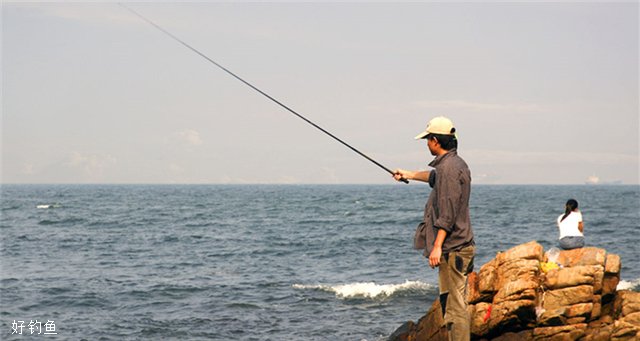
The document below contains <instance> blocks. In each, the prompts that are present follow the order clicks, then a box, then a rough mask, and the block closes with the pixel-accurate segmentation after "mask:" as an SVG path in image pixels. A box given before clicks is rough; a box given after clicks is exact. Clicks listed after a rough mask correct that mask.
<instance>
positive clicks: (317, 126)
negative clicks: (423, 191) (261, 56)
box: [118, 3, 409, 184]
mask: <svg viewBox="0 0 640 341" xmlns="http://www.w3.org/2000/svg"><path fill="white" fill-rule="evenodd" d="M118 5H120V6H122V7H123V8H125V9H126V10H128V11H129V12H131V13H133V14H134V15H136V16H137V17H139V18H140V19H142V20H144V21H146V22H147V23H149V24H150V25H151V26H153V27H155V28H157V29H158V30H160V31H161V32H162V33H164V34H166V35H168V36H169V37H171V38H172V39H173V40H175V41H177V42H178V43H180V44H182V45H183V46H184V47H186V48H188V49H189V50H191V51H193V52H195V53H196V54H198V55H199V56H200V57H202V58H204V59H206V60H207V61H209V62H210V63H211V64H213V65H215V66H217V67H218V68H220V69H221V70H222V71H224V72H226V73H228V74H229V75H231V76H233V77H234V78H235V79H237V80H239V81H241V82H242V83H244V84H245V85H247V86H248V87H250V88H251V89H253V90H255V91H257V92H258V93H260V94H261V95H263V96H265V97H266V98H268V99H270V100H272V101H273V102H275V103H276V104H278V105H279V106H281V107H283V108H284V109H286V110H287V111H289V112H290V113H292V114H294V115H296V116H297V117H298V118H300V119H302V120H303V121H305V122H307V123H308V124H310V125H312V126H313V127H315V128H316V129H318V130H320V131H321V132H323V133H325V134H327V135H329V136H330V137H332V138H333V139H334V140H336V141H338V142H340V143H342V144H343V145H344V146H346V147H347V148H349V149H351V150H352V151H354V152H356V153H357V154H358V155H360V156H362V157H364V158H365V159H367V160H369V161H371V162H372V163H373V164H375V165H376V166H378V167H380V168H382V169H384V170H385V171H386V172H388V173H389V174H391V175H395V173H394V172H393V171H391V170H390V169H389V168H387V167H385V166H384V165H382V164H381V163H379V162H378V161H376V160H374V159H372V158H370V157H369V156H367V155H366V154H364V153H363V152H361V151H359V150H358V149H356V148H354V147H352V146H351V145H349V144H348V143H346V142H344V141H343V140H341V139H340V138H338V137H337V136H335V135H333V134H332V133H330V132H328V131H327V130H325V129H323V128H322V127H320V126H319V125H317V124H315V123H313V122H312V121H310V120H309V119H307V118H306V117H304V116H302V115H300V114H299V113H297V112H296V111H295V110H293V109H291V108H289V107H288V106H286V105H284V104H283V103H282V102H280V101H278V100H277V99H275V98H273V97H271V96H270V95H269V94H267V93H266V92H264V91H262V90H260V89H258V88H257V87H255V86H254V85H253V84H251V83H249V82H247V81H246V80H244V79H242V78H240V76H238V75H236V74H235V73H233V72H231V71H230V70H229V69H227V68H226V67H224V66H222V65H220V64H218V63H217V62H216V61H214V60H213V59H211V58H209V57H208V56H207V55H205V54H204V53H202V52H200V51H198V50H197V49H196V48H194V47H193V46H191V45H189V44H187V43H186V42H184V41H183V40H182V39H180V38H178V37H176V36H175V35H173V34H172V33H171V32H169V31H167V30H165V29H164V28H162V27H161V26H160V25H158V24H156V23H155V22H153V21H151V20H150V19H147V18H146V17H145V16H143V15H142V14H140V13H138V12H136V11H134V10H133V9H132V8H129V7H127V6H126V5H125V4H123V3H118ZM400 181H402V182H404V183H407V184H408V183H409V181H408V180H407V179H400Z"/></svg>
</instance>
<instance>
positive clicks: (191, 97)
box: [2, 2, 640, 184]
mask: <svg viewBox="0 0 640 341" xmlns="http://www.w3.org/2000/svg"><path fill="white" fill-rule="evenodd" d="M129 6H130V7H132V8H134V9H135V10H137V11H139V12H140V13H142V14H143V15H145V16H147V17H148V18H150V19H152V20H154V21H156V22H157V23H158V24H160V25H161V26H163V27H164V28H165V29H167V30H169V31H171V32H172V33H173V34H175V35H177V36H178V37H180V38H182V39H183V40H185V41H186V42H188V43H189V44H191V45H193V46H194V47H196V48H198V49H200V50H201V51H202V52H204V53H205V54H207V55H208V56H209V57H211V58H212V59H214V60H216V61H218V62H219V63H221V64H222V65H225V66H226V67H228V68H229V69H231V70H232V71H234V72H236V73H237V74H238V75H240V76H241V77H244V78H246V79H247V80H248V81H250V82H252V83H253V84H255V85H256V86H258V87H259V88H261V89H263V90H264V91H266V92H267V93H269V94H271V95H272V96H274V97H275V98H277V99H279V100H281V101H282V102H284V103H285V104H287V105H289V106H290V107H292V108H293V109H294V110H297V111H298V112H300V113H301V114H303V115H305V116H307V117H308V118H309V119H311V120H313V121H315V122H316V123H318V124H319V125H321V126H323V127H324V128H326V129H327V130H329V131H331V132H333V133H334V134H336V135H337V136H339V137H341V138H343V139H344V140H346V141H347V142H349V143H351V144H353V145H354V146H355V147H356V148H358V149H360V150H362V151H363V152H365V153H367V154H368V155H370V156H371V157H373V158H375V159H376V160H378V161H379V162H381V163H383V164H384V165H386V166H387V167H389V168H391V169H394V168H406V169H426V167H427V164H428V162H429V161H430V160H431V159H432V156H431V155H430V154H429V152H428V150H427V147H426V144H425V143H424V142H423V141H416V140H414V139H413V137H414V136H415V135H416V134H417V133H419V132H420V131H422V130H424V128H425V126H426V123H427V122H428V120H429V119H430V118H432V117H434V116H437V115H446V116H449V117H450V118H452V119H453V121H454V123H455V124H456V126H457V129H458V132H459V138H460V145H459V153H460V155H461V156H462V157H463V158H464V159H466V161H467V162H468V164H469V166H470V168H471V171H472V177H473V181H474V183H476V184H492V183H500V184H513V183H515V184H530V183H531V184H578V183H584V181H585V180H586V179H587V178H588V177H589V176H592V175H595V176H598V177H599V178H600V180H601V181H602V182H613V181H621V182H622V183H632V184H638V183H639V130H640V123H639V113H638V97H639V96H638V78H639V71H638V3H637V2H629V3H618V4H611V3H452V4H451V3H450V4H446V3H403V4H395V3H299V4H296V3H153V2H150V3H131V4H130V5H129ZM2 91H3V93H2V182H3V183H392V179H391V177H390V175H388V174H387V173H385V172H384V171H382V170H381V169H379V168H377V167H376V166H375V165H373V164H371V163H369V162H368V161H366V160H365V159H363V158H361V157H360V156H358V155H356V154H354V153H353V152H352V151H350V150H348V149H347V148H345V147H344V146H342V145H340V144H338V143H336V142H335V141H333V140H331V139H330V138H329V137H327V136H325V135H323V134H322V133H321V132H319V131H317V130H315V129H314V128H312V127H311V126H308V125H307V124H306V123H304V122H302V121H301V120H300V119H298V118H296V117H294V116H293V115H291V114H290V113H288V112H286V111H284V110H283V109H282V108H280V107H278V106H277V105H276V104H274V103H273V102H271V101H269V100H268V99H266V98H264V97H262V96H261V95H259V94H257V93H256V92H254V91H253V90H251V89H250V88H248V87H247V86H245V85H243V84H242V83H240V82H238V81H237V80H235V79H233V78H232V77H230V76H229V75H227V74H225V73H224V72H222V71H220V70H218V69H216V68H215V67H213V66H212V65H211V64H209V63H208V62H207V61H205V60H204V59H202V58H201V57H199V56H198V55H196V54H194V53H193V52H191V51H189V50H187V49H186V48H184V47H183V46H181V45H179V44H178V43H176V42H175V41H173V40H171V39H170V38H168V37H167V36H165V35H164V34H162V33H161V32H159V31H158V30H156V29H155V28H153V27H152V26H150V25H149V24H147V23H145V22H143V21H141V20H140V19H139V18H137V17H135V16H133V15H132V14H131V13H130V12H128V11H126V10H125V9H123V8H122V7H120V6H118V5H117V4H114V3H30V4H22V3H17V2H16V3H11V2H3V3H2Z"/></svg>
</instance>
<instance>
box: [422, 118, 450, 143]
mask: <svg viewBox="0 0 640 341" xmlns="http://www.w3.org/2000/svg"><path fill="white" fill-rule="evenodd" d="M455 132H456V128H454V127H453V122H451V120H450V119H448V118H446V117H444V116H438V117H436V118H434V119H432V120H431V121H429V123H428V124H427V129H425V131H423V132H421V133H420V134H418V136H416V140H419V139H423V138H425V137H427V135H429V134H440V135H455Z"/></svg>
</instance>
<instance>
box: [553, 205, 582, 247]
mask: <svg viewBox="0 0 640 341" xmlns="http://www.w3.org/2000/svg"><path fill="white" fill-rule="evenodd" d="M558 228H559V229H560V247H561V248H563V249H564V250H571V249H577V248H579V247H583V246H584V234H583V231H584V225H583V224H582V213H580V211H579V210H578V202H577V201H576V200H574V199H569V200H568V201H567V203H566V205H565V210H564V214H561V215H560V216H559V217H558Z"/></svg>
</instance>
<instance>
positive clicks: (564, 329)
mask: <svg viewBox="0 0 640 341" xmlns="http://www.w3.org/2000/svg"><path fill="white" fill-rule="evenodd" d="M554 253H555V254H556V255H557V259H556V261H557V264H551V263H544V264H542V263H541V262H542V261H543V260H544V261H547V260H548V259H547V258H545V253H544V250H543V248H542V246H541V245H540V244H538V243H537V242H535V241H532V242H529V243H526V244H522V245H518V246H515V247H513V248H511V249H509V250H507V251H504V252H499V253H497V254H496V257H495V258H494V259H492V260H491V261H489V262H487V263H486V264H484V265H483V266H482V267H480V270H479V271H478V272H477V273H476V272H472V273H470V274H469V276H468V282H467V301H468V302H469V316H470V321H471V338H472V340H494V341H510V340H572V341H573V340H583V341H604V340H640V293H637V292H633V291H628V290H623V291H616V287H617V285H618V283H619V281H620V269H621V260H620V257H619V256H618V255H615V254H608V253H607V252H606V250H604V249H601V248H596V247H586V248H582V249H575V250H568V251H559V252H554ZM549 254H551V253H549ZM541 264H542V265H544V266H541ZM548 265H553V266H548ZM556 265H557V266H556ZM543 269H544V271H543ZM443 324H444V319H443V316H442V310H441V307H440V301H439V300H438V299H436V300H435V302H434V303H433V305H432V306H431V309H429V311H428V312H427V314H426V315H424V316H423V317H422V318H420V320H419V321H418V323H413V322H408V323H406V324H404V325H403V326H401V328H398V330H397V331H396V332H395V333H394V334H393V335H392V337H391V338H390V340H392V341H408V340H411V341H423V340H435V341H437V340H443V341H444V340H447V331H446V328H445V327H444V326H443Z"/></svg>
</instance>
